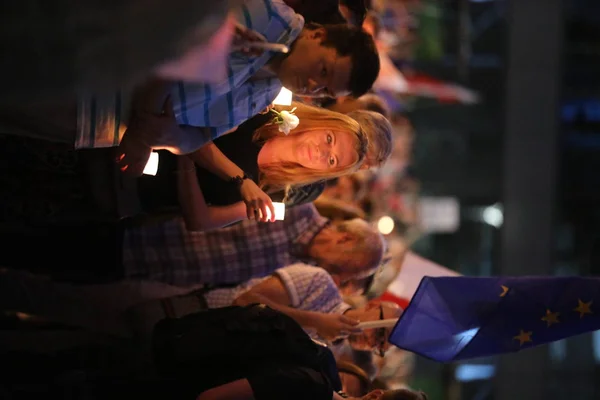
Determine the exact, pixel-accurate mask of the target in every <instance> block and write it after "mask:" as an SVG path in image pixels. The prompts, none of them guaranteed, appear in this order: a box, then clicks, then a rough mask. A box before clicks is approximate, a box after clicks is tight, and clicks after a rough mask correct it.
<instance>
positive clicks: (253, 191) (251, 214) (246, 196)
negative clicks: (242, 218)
mask: <svg viewBox="0 0 600 400" xmlns="http://www.w3.org/2000/svg"><path fill="white" fill-rule="evenodd" d="M240 194H241V195H242V200H243V201H244V203H246V214H247V215H248V219H255V220H257V221H261V222H267V221H270V222H273V221H275V206H273V201H272V200H271V198H270V197H269V195H268V194H266V193H265V192H263V191H262V189H261V188H259V187H258V185H257V184H256V183H254V181H253V180H251V179H244V181H243V182H242V186H241V187H240ZM267 209H269V210H270V214H268V212H269V211H267ZM269 216H270V218H268V217H269Z"/></svg>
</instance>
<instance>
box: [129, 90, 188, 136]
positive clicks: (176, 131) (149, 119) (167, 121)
mask: <svg viewBox="0 0 600 400" xmlns="http://www.w3.org/2000/svg"><path fill="white" fill-rule="evenodd" d="M126 133H129V134H130V135H133V136H136V137H138V138H139V139H140V140H142V141H144V143H146V144H147V145H148V146H150V147H153V148H162V147H168V146H171V145H172V144H173V143H177V141H178V140H177V138H178V136H180V135H181V127H180V126H179V123H178V122H177V119H176V118H175V113H174V112H173V101H172V99H171V97H170V96H169V97H168V98H167V100H166V101H165V104H164V106H163V111H162V113H161V114H155V113H151V112H147V111H134V112H133V114H132V115H131V120H130V121H129V124H128V127H127V131H126Z"/></svg>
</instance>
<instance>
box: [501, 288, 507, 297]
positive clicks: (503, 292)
mask: <svg viewBox="0 0 600 400" xmlns="http://www.w3.org/2000/svg"><path fill="white" fill-rule="evenodd" d="M500 287H501V288H502V293H500V297H504V296H506V293H508V290H509V289H508V286H504V285H502V286H500Z"/></svg>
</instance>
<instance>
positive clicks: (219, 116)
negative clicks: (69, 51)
mask: <svg viewBox="0 0 600 400" xmlns="http://www.w3.org/2000/svg"><path fill="white" fill-rule="evenodd" d="M234 15H235V18H236V20H237V22H238V23H240V24H241V25H243V26H245V27H247V28H248V29H252V30H254V31H256V32H258V33H260V34H261V35H263V36H264V37H265V38H266V40H267V41H268V42H270V43H280V44H285V45H287V46H290V45H291V44H292V43H293V42H294V41H295V40H296V38H297V37H298V35H299V34H300V32H301V31H302V28H303V27H304V19H303V18H302V16H300V15H299V14H296V13H295V12H294V10H293V9H292V8H290V7H289V6H287V5H286V4H285V3H284V2H283V0H246V1H245V2H244V4H243V5H242V6H240V7H239V8H237V9H236V10H234ZM272 57H273V53H269V52H265V53H263V54H262V55H261V56H258V57H254V56H246V55H244V54H241V53H232V54H231V55H230V57H229V63H228V65H227V69H228V71H227V72H228V74H227V75H228V76H227V79H226V80H224V81H222V82H220V83H217V84H200V83H189V82H178V83H177V84H176V85H175V86H174V87H173V90H172V93H171V95H172V96H171V97H172V100H173V111H174V112H175V115H176V117H177V120H178V122H179V123H180V124H182V125H192V126H198V127H209V128H210V137H203V138H199V141H198V143H197V147H200V146H201V145H202V144H204V143H205V142H206V141H207V140H211V139H215V138H217V137H219V136H221V135H222V134H223V133H225V132H227V131H229V130H231V129H232V128H234V127H236V126H238V125H239V124H241V123H243V122H244V121H246V120H247V119H249V118H251V117H253V116H255V115H256V114H258V113H259V112H261V111H263V110H264V109H265V108H267V106H269V105H270V104H271V103H272V102H273V100H274V99H275V97H277V94H279V91H280V90H281V88H282V85H281V82H280V81H279V79H277V77H276V76H275V75H273V74H271V73H268V72H267V71H264V70H262V71H261V69H262V68H263V67H264V66H265V65H266V64H267V63H268V62H269V60H270V59H271V58H272ZM259 71H260V74H258V75H257V72H259ZM130 99H131V96H130V93H120V94H118V95H112V96H108V97H105V98H100V97H99V96H95V97H93V98H91V97H90V98H85V99H81V100H80V102H79V115H78V138H77V141H76V143H75V145H76V147H77V148H87V147H111V146H116V145H118V144H119V141H120V139H121V137H122V136H123V134H124V132H125V124H126V122H127V121H126V117H127V116H129V107H130Z"/></svg>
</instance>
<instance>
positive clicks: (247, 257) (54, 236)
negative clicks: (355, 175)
mask: <svg viewBox="0 0 600 400" xmlns="http://www.w3.org/2000/svg"><path fill="white" fill-rule="evenodd" d="M3 233H4V235H2V240H3V244H4V246H5V247H4V260H5V261H4V265H5V266H6V267H8V268H16V269H28V270H30V271H32V272H43V273H49V274H51V275H53V276H54V277H55V278H57V279H67V280H72V281H80V282H86V281H87V282H106V281H108V280H112V281H114V280H122V279H131V280H149V281H156V282H162V283H166V284H170V285H174V286H179V287H187V288H190V287H191V288H193V287H197V286H198V285H201V284H204V285H206V284H212V285H220V284H239V283H241V282H245V281H247V280H249V279H252V278H257V277H264V276H267V275H269V274H271V273H272V272H273V271H274V270H276V269H277V268H280V267H284V266H286V265H290V264H292V263H294V262H297V261H307V262H309V263H315V264H316V265H319V266H320V267H322V268H324V269H326V270H327V271H328V272H330V273H332V274H338V275H340V276H341V278H342V279H346V277H347V276H354V275H356V274H368V273H371V272H372V271H374V270H375V269H376V268H377V267H378V266H379V263H380V262H381V260H382V257H383V253H384V248H385V241H384V239H383V237H382V236H381V234H380V233H379V232H378V231H377V229H375V228H374V227H372V226H370V225H369V224H368V223H367V222H365V221H364V220H360V219H354V220H350V221H339V222H338V221H336V222H330V221H329V220H328V219H326V218H324V217H322V216H320V215H319V213H318V212H317V210H316V209H315V207H314V206H313V205H312V204H306V205H302V206H298V207H293V208H290V209H288V210H287V211H286V217H285V220H283V221H276V222H273V223H269V224H264V223H258V222H255V221H250V220H246V221H244V222H242V223H240V224H237V225H233V226H230V227H227V228H223V229H219V230H214V231H208V232H190V231H188V230H187V229H186V227H185V223H184V221H183V219H182V218H180V217H172V218H168V219H166V220H163V221H156V222H154V223H152V224H143V225H140V226H137V225H131V226H123V225H120V226H118V227H117V228H114V227H113V226H107V227H105V229H102V227H96V228H94V227H93V226H92V227H90V226H85V229H82V227H81V226H77V225H74V226H65V227H55V226H52V227H51V228H49V229H48V230H45V229H36V230H35V231H34V232H25V233H24V234H23V235H18V234H17V232H14V231H5V232H3ZM36 235H40V237H39V238H38V239H37V240H36ZM24 243H27V244H28V245H31V243H35V251H29V252H26V253H23V252H22V251H20V249H21V245H23V244H24ZM32 250H33V249H32ZM81 254H86V256H85V257H81Z"/></svg>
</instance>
